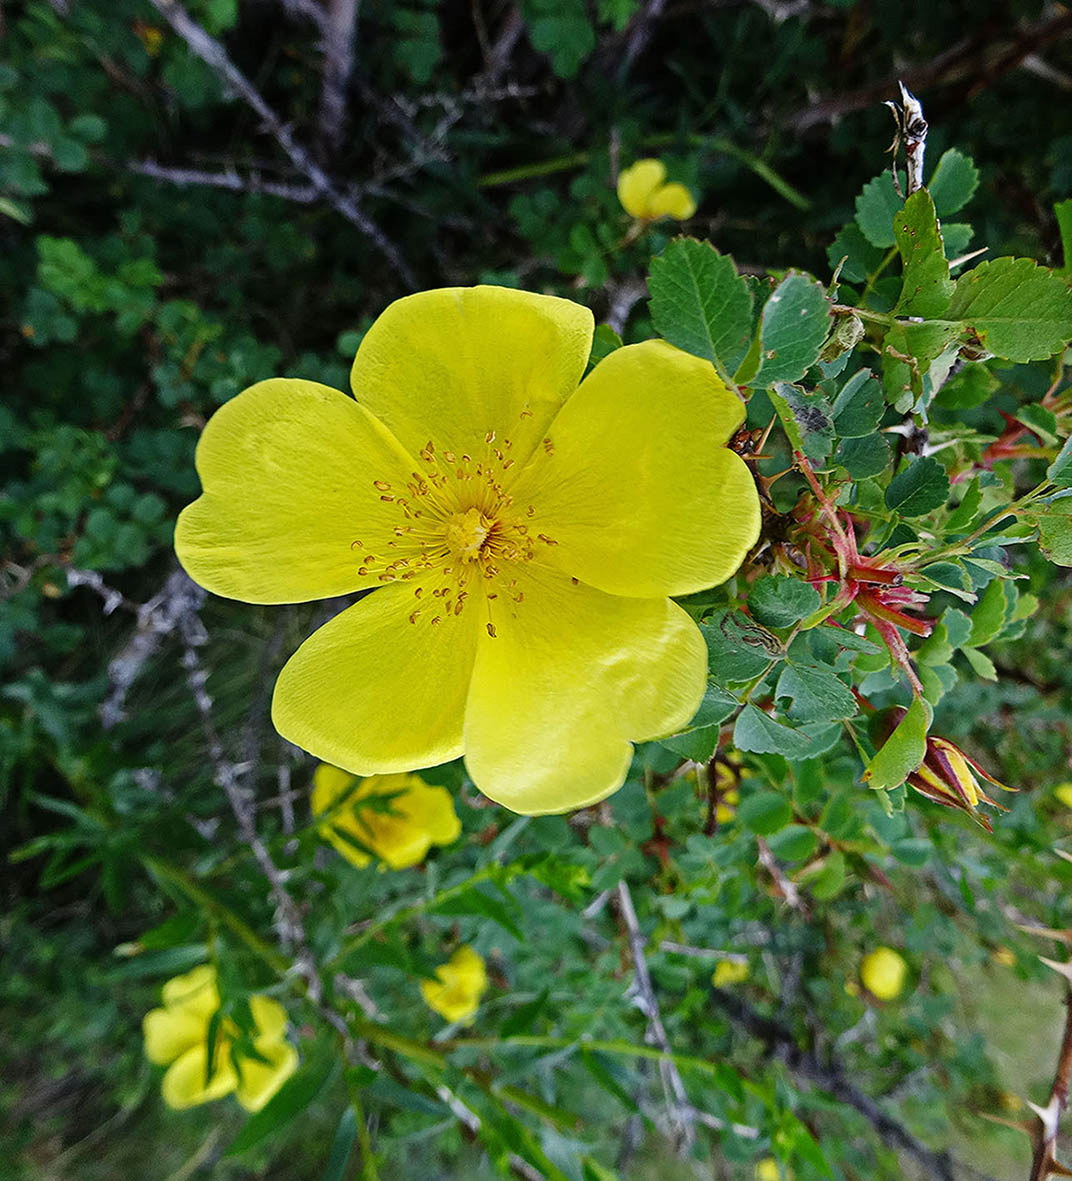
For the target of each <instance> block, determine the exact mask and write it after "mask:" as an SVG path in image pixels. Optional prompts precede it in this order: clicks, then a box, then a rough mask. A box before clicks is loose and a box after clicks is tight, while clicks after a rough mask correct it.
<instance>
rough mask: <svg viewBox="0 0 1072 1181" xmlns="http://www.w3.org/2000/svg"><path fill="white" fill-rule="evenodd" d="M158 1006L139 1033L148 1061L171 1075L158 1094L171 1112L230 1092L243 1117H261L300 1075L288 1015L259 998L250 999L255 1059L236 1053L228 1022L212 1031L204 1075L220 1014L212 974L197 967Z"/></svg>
mask: <svg viewBox="0 0 1072 1181" xmlns="http://www.w3.org/2000/svg"><path fill="white" fill-rule="evenodd" d="M163 1000H164V1006H163V1008H161V1009H152V1010H150V1012H148V1013H146V1014H145V1017H144V1018H143V1019H142V1033H143V1035H144V1038H145V1056H146V1057H147V1058H148V1059H149V1061H150V1062H152V1063H154V1064H155V1065H157V1066H166V1067H167V1068H168V1069H167V1072H166V1073H165V1074H164V1080H163V1083H162V1084H161V1092H162V1094H163V1096H164V1102H165V1103H166V1104H167V1105H168V1106H169V1107H174V1108H177V1109H181V1108H185V1107H195V1106H197V1104H199V1103H208V1102H209V1101H210V1100H212V1099H220V1098H222V1097H223V1096H224V1095H230V1094H231V1093H232V1092H234V1095H235V1098H236V1099H237V1100H238V1102H239V1103H241V1104H242V1106H243V1107H244V1108H245V1109H246V1110H247V1111H260V1109H261V1108H262V1107H263V1106H264V1105H265V1104H266V1103H267V1102H268V1100H269V1099H271V1097H272V1096H273V1095H274V1094H275V1093H276V1091H278V1090H279V1088H280V1087H281V1086H282V1085H283V1083H284V1082H286V1080H287V1079H288V1078H289V1077H290V1076H291V1075H292V1074H293V1073H294V1071H295V1070H296V1069H297V1067H298V1052H297V1051H296V1050H295V1049H294V1047H293V1046H292V1045H291V1044H290V1043H289V1042H288V1041H287V1040H286V1029H287V1012H286V1009H284V1008H283V1006H282V1005H281V1004H280V1003H279V1002H278V1001H274V1000H272V999H271V997H267V996H260V995H257V996H251V997H250V998H249V1008H250V1012H251V1014H252V1015H253V1023H254V1027H255V1032H254V1033H253V1036H252V1043H253V1049H254V1051H255V1052H256V1054H257V1055H258V1057H255V1058H254V1057H250V1056H248V1055H247V1054H243V1053H241V1052H240V1051H239V1050H238V1048H237V1045H236V1043H237V1042H238V1040H239V1039H240V1037H241V1031H240V1030H239V1027H238V1026H237V1025H236V1024H235V1022H234V1021H233V1020H231V1019H230V1018H225V1019H224V1020H222V1021H220V1022H219V1025H218V1027H217V1030H216V1038H215V1043H214V1045H213V1053H212V1067H211V1069H209V1068H208V1036H209V1026H210V1024H211V1021H212V1018H213V1016H214V1015H215V1014H216V1012H217V1011H218V1010H219V1007H220V994H219V989H218V987H217V984H216V969H215V968H213V967H211V966H209V965H207V964H202V965H201V966H200V967H197V968H194V969H193V971H191V972H187V973H186V974H185V975H183V976H175V977H173V978H172V979H171V980H169V981H168V982H167V983H166V984H165V985H164V989H163ZM262 1059H263V1061H262Z"/></svg>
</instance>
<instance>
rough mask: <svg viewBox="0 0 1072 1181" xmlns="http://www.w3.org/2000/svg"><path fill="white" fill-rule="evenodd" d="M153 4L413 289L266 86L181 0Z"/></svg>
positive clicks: (389, 245)
mask: <svg viewBox="0 0 1072 1181" xmlns="http://www.w3.org/2000/svg"><path fill="white" fill-rule="evenodd" d="M150 3H151V4H152V6H153V7H154V8H155V9H156V10H157V12H159V13H160V15H161V16H162V17H163V18H164V20H166V21H167V22H168V24H169V25H170V26H171V27H172V29H174V30H175V32H176V33H178V35H179V36H180V37H181V38H182V39H183V40H184V41H185V42H186V44H187V46H188V48H189V49H190V52H191V53H193V54H195V55H196V56H197V57H199V58H200V59H201V60H202V61H203V62H204V63H205V64H206V65H207V66H208V67H209V68H210V69H212V70H213V71H215V73H217V74H218V75H219V76H220V77H221V78H222V79H223V80H224V81H225V82H226V83H227V86H228V87H229V88H230V89H231V90H232V91H234V93H235V94H237V95H238V96H239V97H240V98H241V99H242V101H243V102H244V103H246V105H247V106H248V107H250V108H251V109H252V110H253V111H254V112H255V113H256V114H257V116H258V117H259V118H260V120H261V122H262V123H263V124H264V126H265V128H266V129H267V131H268V132H269V133H270V134H271V136H272V137H273V138H274V139H275V141H276V143H278V144H279V146H280V147H281V148H282V149H283V152H284V153H285V155H286V157H287V159H288V160H289V161H290V162H291V164H292V165H293V166H294V167H295V168H296V169H297V171H298V172H300V173H301V174H302V175H303V176H305V177H307V178H308V179H309V182H310V183H311V184H312V185H313V187H314V188H315V189H316V190H317V191H318V192H319V193H321V194H322V195H323V196H324V198H325V199H326V200H327V201H328V202H329V203H330V204H331V206H332V207H333V208H334V209H335V211H336V212H337V213H339V214H341V215H342V216H343V217H344V218H346V220H347V221H348V222H350V224H351V225H353V226H355V227H356V228H357V229H359V230H360V231H361V232H362V233H363V234H364V235H365V236H366V237H368V238H369V239H371V240H372V242H373V243H374V244H375V245H376V247H377V248H378V249H379V251H380V253H381V254H383V256H384V257H385V258H386V259H387V260H388V261H389V262H390V263H391V265H392V266H393V267H394V269H395V270H396V272H397V273H398V275H399V277H400V278H401V279H402V281H403V282H404V283H405V284H406V285H407V286H408V287H410V288H413V287H416V285H417V284H416V280H415V278H414V275H413V272H412V271H411V270H410V268H409V265H408V264H407V263H406V260H405V259H404V258H403V257H402V255H401V253H400V252H399V250H398V248H397V247H396V246H395V245H394V243H393V242H391V241H390V239H388V238H387V236H386V235H385V234H384V232H383V231H382V230H381V229H380V228H379V226H378V225H376V223H375V222H374V221H372V219H371V218H370V217H369V216H368V215H367V214H366V213H364V212H363V211H362V210H361V209H360V208H359V207H358V205H357V202H356V201H354V199H353V198H352V197H350V196H349V195H348V194H346V193H344V192H342V191H341V190H340V189H339V188H338V187H337V186H336V185H335V183H334V182H333V181H332V180H331V178H330V177H329V176H328V175H327V173H326V172H324V170H323V169H322V168H321V167H320V165H319V164H317V163H316V161H315V160H314V159H313V158H312V156H310V154H309V152H308V151H307V150H306V149H305V148H304V147H303V146H302V145H301V144H300V143H299V142H298V141H297V140H296V139H295V138H294V134H293V132H292V131H291V129H290V127H289V126H288V125H287V124H285V123H284V122H283V121H282V120H281V119H280V118H279V116H278V115H277V114H276V113H275V111H274V110H273V109H272V108H271V107H270V106H269V105H268V103H267V102H265V100H264V98H263V97H262V96H261V93H260V91H259V90H258V89H257V88H256V87H255V86H254V85H253V84H252V83H251V82H250V81H249V79H248V78H247V77H246V76H245V74H243V73H242V71H241V70H240V69H239V68H238V67H237V66H236V65H235V64H234V62H232V61H231V59H230V57H229V56H228V54H227V51H226V49H224V47H223V46H222V45H221V44H220V42H219V41H217V40H216V39H215V38H214V37H211V36H209V34H208V33H207V32H205V30H204V29H203V28H202V27H201V25H199V24H198V23H197V21H195V20H194V19H193V17H191V16H190V14H189V13H188V12H187V11H186V9H185V8H184V7H183V6H182V4H180V3H179V0H150Z"/></svg>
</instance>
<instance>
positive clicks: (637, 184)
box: [618, 159, 666, 218]
mask: <svg viewBox="0 0 1072 1181" xmlns="http://www.w3.org/2000/svg"><path fill="white" fill-rule="evenodd" d="M665 179H666V166H665V165H664V164H663V162H662V161H661V160H651V159H647V160H638V161H637V162H636V163H635V164H633V165H632V166H631V167H629V168H626V169H624V170H623V171H622V172H621V173H620V174H619V176H618V200H619V201H620V202H621V203H622V208H623V209H624V210H625V212H626V213H628V214H629V216H630V217H640V218H650V217H651V216H652V214H651V212H650V210H649V205H648V202H649V201H650V199H651V195H652V193H654V192H655V190H656V189H657V188H658V187H659V186H660V185H661V184H662V183H663V181H664V180H665Z"/></svg>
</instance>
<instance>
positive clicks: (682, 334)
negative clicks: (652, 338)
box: [648, 238, 752, 373]
mask: <svg viewBox="0 0 1072 1181" xmlns="http://www.w3.org/2000/svg"><path fill="white" fill-rule="evenodd" d="M648 289H649V291H650V292H651V303H650V305H649V307H650V310H651V319H652V323H653V324H654V325H655V329H656V331H657V332H658V333H659V335H660V336H662V337H663V338H664V339H665V340H668V341H669V342H670V343H671V344H672V345H676V346H677V347H678V348H679V349H683V350H684V351H685V352H687V353H692V354H693V355H694V356H697V357H704V358H706V359H707V360H708V361H712V362H717V363H718V364H720V365H721V366H722V368H723V369H725V370H726V371H727V372H728V373H732V372H733V370H734V369H735V368H736V366H737V365H738V363H739V362H740V360H741V358H742V357H743V356H744V354H745V352H746V350H747V349H748V344H749V339H750V337H751V333H752V292H751V290H750V289H749V286H748V284H747V283H746V282H745V281H744V280H743V279H742V278H741V276H740V275H738V274H737V269H736V268H735V267H734V265H733V259H731V258H729V257H728V256H727V255H725V254H719V252H718V251H717V250H716V249H715V248H714V247H713V246H712V245H711V244H710V242H700V241H698V240H697V239H695V238H675V239H673V241H671V242H670V243H669V244H668V245H667V247H666V249H665V250H664V251H663V252H662V254H661V255H659V256H658V257H657V258H653V259H652V260H651V274H650V276H649V278H648Z"/></svg>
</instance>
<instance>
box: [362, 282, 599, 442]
mask: <svg viewBox="0 0 1072 1181" xmlns="http://www.w3.org/2000/svg"><path fill="white" fill-rule="evenodd" d="M592 330H593V320H592V313H591V312H589V311H588V309H587V308H583V307H581V306H580V305H579V304H576V303H572V302H571V301H569V300H566V299H558V298H555V297H554V296H549V295H534V294H532V293H531V292H528V291H513V290H510V289H508V288H505V287H452V288H443V289H440V290H437V291H422V292H420V293H418V294H417V295H409V296H407V297H406V298H405V299H400V300H397V301H396V302H395V303H393V304H391V305H390V307H388V308H387V309H386V311H384V312H383V314H382V315H381V316H380V317H379V319H377V320H376V322H375V323H374V324H373V325H372V327H371V328H370V329H369V330H368V332H367V334H366V335H365V338H364V340H362V342H361V347H360V348H359V349H358V351H357V357H356V358H355V359H354V367H353V372H352V374H351V382H352V385H353V390H354V396H355V397H356V398H357V400H358V402H360V403H361V404H362V405H363V406H365V407H367V409H369V410H370V411H371V412H372V413H373V414H375V415H376V416H377V417H378V418H380V419H381V420H382V421H383V422H384V423H385V424H386V425H387V427H388V428H389V429H390V430H391V431H393V432H394V434H395V436H396V437H397V438H398V439H399V440H400V442H401V443H402V444H403V445H404V446H405V447H408V448H409V450H410V451H411V452H412V453H413V454H419V452H420V451H421V450H422V449H423V448H424V447H425V445H426V444H427V443H429V442H432V443H434V445H435V447H436V449H437V451H438V452H439V454H443V452H444V451H451V452H452V453H454V454H456V455H458V456H461V455H463V454H466V453H469V454H472V455H473V456H474V457H475V456H477V455H482V454H484V449H485V447H486V446H487V444H486V443H485V438H486V437H487V435H488V434H489V433H490V432H492V431H494V432H496V441H495V443H494V445H495V446H498V447H500V448H503V447H504V445H505V444H504V440H506V439H509V440H510V442H511V444H512V448H511V451H510V454H511V456H512V457H513V458H514V459H515V461H517V462H518V463H519V464H520V463H521V462H523V461H524V460H525V459H526V458H527V457H528V456H529V454H530V453H531V452H532V450H533V448H534V447H535V446H536V444H537V443H538V442H539V441H540V440H541V439H542V438H543V434H544V429H545V427H546V426H547V424H548V423H549V422H550V421H551V419H552V418H553V417H554V415H555V412H556V411H557V410H558V408H559V406H561V405H562V403H563V402H564V401H565V400H566V398H568V397H569V396H570V394H572V393H573V391H574V390H575V389H576V388H577V383H578V382H579V381H580V379H581V375H582V374H583V373H584V368H585V365H586V364H587V363H588V355H589V352H590V351H591V344H592ZM522 415H524V417H522Z"/></svg>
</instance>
